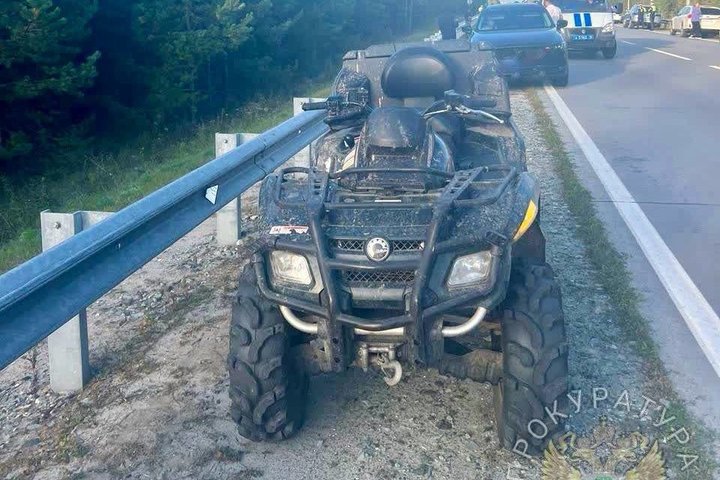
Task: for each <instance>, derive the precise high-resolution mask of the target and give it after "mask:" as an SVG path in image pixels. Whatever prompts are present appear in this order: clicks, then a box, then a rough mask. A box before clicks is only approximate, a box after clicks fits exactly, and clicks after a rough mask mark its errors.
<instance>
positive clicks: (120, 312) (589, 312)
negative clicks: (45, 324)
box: [0, 92, 700, 480]
mask: <svg viewBox="0 0 720 480" xmlns="http://www.w3.org/2000/svg"><path fill="white" fill-rule="evenodd" d="M512 103H513V108H514V112H515V119H516V122H517V123H518V125H519V127H520V129H521V130H522V131H523V133H524V135H525V138H526V141H527V147H528V159H529V168H530V170H531V171H532V172H533V173H534V174H535V175H536V176H537V177H538V179H539V180H540V182H541V183H542V190H543V208H544V212H543V218H542V225H543V228H544V230H545V233H546V235H547V236H548V248H549V261H550V263H551V264H552V265H553V266H554V267H555V270H556V272H557V273H558V275H559V278H560V281H561V283H562V288H563V294H564V302H565V313H566V318H567V322H568V333H569V336H570V343H571V357H570V367H571V382H572V384H573V386H574V388H577V389H581V390H583V391H584V392H588V393H589V392H591V391H592V388H598V387H604V388H608V389H609V390H611V391H613V392H616V393H615V397H617V395H618V394H619V393H620V392H621V391H622V390H628V392H629V394H630V396H631V398H633V399H639V398H640V395H642V394H643V393H646V394H647V392H645V391H644V388H645V386H646V382H645V379H644V378H643V377H642V375H643V369H642V365H641V364H642V361H641V359H640V358H639V357H638V356H637V355H636V354H635V352H634V350H633V348H631V346H630V345H629V344H628V341H627V339H625V338H624V337H623V335H622V333H621V330H620V328H619V327H618V324H617V321H616V319H615V318H614V317H613V314H612V309H611V308H610V305H609V300H608V297H607V295H606V294H605V293H604V291H603V289H602V287H601V286H600V285H599V284H598V283H597V282H596V281H595V280H594V278H595V275H594V271H593V269H592V267H591V266H590V264H589V262H588V260H587V257H586V252H585V251H584V247H583V244H582V243H581V242H580V241H579V240H578V239H577V237H576V236H575V234H574V232H575V223H574V220H573V217H572V215H571V214H570V212H569V210H568V208H567V205H565V203H564V199H563V196H562V190H561V185H560V183H559V180H558V179H557V177H556V176H555V174H554V170H553V168H552V167H551V162H552V158H551V155H550V152H549V150H548V149H547V146H546V145H545V144H544V141H543V139H542V136H541V134H540V132H539V131H538V130H537V128H536V126H535V125H534V124H535V118H534V115H533V113H532V109H531V108H530V105H529V102H528V99H527V97H526V95H525V94H524V93H523V92H516V93H514V94H513V95H512ZM243 207H244V209H245V214H246V216H247V217H249V218H252V215H254V213H255V212H254V207H255V206H254V204H253V202H252V195H251V198H249V199H246V201H245V202H244V203H243ZM253 224H254V223H253V222H252V221H250V222H248V230H249V231H250V235H249V238H248V239H247V240H245V241H244V242H243V243H242V244H241V245H240V246H239V247H238V248H220V247H217V245H216V243H215V239H214V237H213V227H214V225H213V223H212V222H211V221H208V222H206V223H204V224H203V225H201V226H200V227H198V228H197V229H196V230H195V231H193V232H192V233H191V234H189V235H188V236H186V237H185V238H183V239H182V240H181V241H179V242H178V243H177V244H176V245H174V246H173V247H171V248H170V249H168V250H167V251H166V252H164V253H163V254H162V255H160V256H159V257H158V258H157V259H155V260H154V261H153V262H151V263H150V264H148V265H147V266H146V267H145V268H143V269H142V270H140V271H139V272H137V273H136V274H134V275H133V276H132V277H130V278H129V279H127V280H126V281H125V282H123V283H122V284H121V285H119V286H118V287H117V288H115V289H114V290H113V291H112V292H110V293H109V294H108V295H106V296H105V297H103V298H102V299H101V300H100V301H99V302H97V303H96V304H95V305H94V306H93V307H92V308H91V309H89V318H88V323H89V333H90V339H91V363H92V365H93V368H94V369H95V378H94V380H93V381H92V383H91V384H90V385H89V387H88V388H87V389H86V390H85V391H83V392H82V393H80V394H78V395H75V396H70V397H68V396H61V395H57V394H54V393H52V392H50V391H49V389H48V388H47V384H48V378H47V364H46V351H45V347H43V346H40V347H38V349H37V356H36V360H35V365H34V368H33V366H32V364H31V362H30V361H29V360H28V359H26V358H24V359H20V360H18V361H17V362H15V363H14V364H13V365H12V366H11V367H9V368H8V369H6V370H5V371H3V372H0V385H1V386H2V391H1V392H0V416H1V417H2V421H1V422H0V477H3V478H11V479H14V478H28V477H34V478H40V479H46V478H47V479H51V478H58V479H60V478H100V479H103V478H108V479H110V478H113V479H114V478H248V479H250V478H277V479H287V478H337V479H340V480H342V479H354V478H381V479H383V478H387V479H395V478H482V479H489V480H492V479H498V480H499V479H506V478H512V477H510V476H509V473H511V474H512V475H514V476H515V477H516V478H523V479H531V480H532V479H538V478H540V473H539V468H538V464H537V462H530V461H527V460H525V459H524V458H522V457H520V456H519V455H516V454H513V453H511V452H507V451H503V450H500V449H499V447H498V443H497V441H496V439H495V434H494V423H493V422H494V418H493V413H492V412H493V409H492V392H491V389H490V387H489V386H486V385H480V384H476V383H473V382H470V381H459V380H456V379H452V378H448V377H444V376H441V375H439V374H437V372H434V371H410V372H408V373H407V375H406V376H405V377H404V379H403V381H402V382H401V384H400V385H398V386H397V387H394V388H388V387H387V386H386V385H385V384H384V383H383V382H382V380H381V379H380V378H379V377H376V376H373V375H367V374H363V373H362V372H359V371H350V372H347V373H346V374H344V375H339V376H320V377H316V378H314V379H313V381H312V385H311V393H310V407H311V408H310V412H309V416H308V419H307V424H306V426H305V427H304V429H303V430H302V431H301V432H300V434H299V435H298V436H297V437H296V438H294V439H292V440H290V441H287V442H283V443H279V444H275V443H269V444H256V443H250V442H248V441H247V440H245V439H243V438H242V437H240V436H239V435H238V433H237V431H236V429H235V426H234V424H233V422H232V420H231V419H230V416H229V414H228V410H229V399H228V395H227V390H228V385H227V374H226V369H225V357H226V355H227V342H228V339H227V334H228V319H229V304H230V298H231V296H232V294H233V291H234V289H235V277H236V275H237V274H238V273H239V271H240V269H241V265H242V264H243V263H244V262H245V261H246V258H247V250H246V246H247V245H248V244H249V242H252V230H253ZM658 400H660V399H658ZM599 410H600V409H595V410H593V409H591V408H584V409H583V410H582V412H581V413H580V414H578V415H575V416H573V418H572V419H571V422H570V427H571V428H572V429H573V430H575V431H578V432H587V431H588V430H589V429H590V428H592V426H594V425H595V423H596V421H597V418H598V416H599V413H600V412H599ZM603 413H605V414H607V415H608V416H610V417H611V418H612V419H613V421H614V422H616V423H620V424H622V425H625V424H626V423H627V422H631V421H633V420H632V419H630V418H628V417H631V416H630V415H621V414H619V413H618V412H616V411H614V410H613V409H608V411H605V410H603ZM647 421H648V418H647V416H646V418H644V419H640V418H638V419H637V421H636V422H635V423H636V424H637V426H638V428H640V427H643V426H644V425H646V424H647ZM630 426H632V427H633V428H635V424H631V425H630ZM673 475H675V474H674V473H673ZM670 478H680V477H678V476H677V475H675V476H671V477H670ZM692 478H700V477H692Z"/></svg>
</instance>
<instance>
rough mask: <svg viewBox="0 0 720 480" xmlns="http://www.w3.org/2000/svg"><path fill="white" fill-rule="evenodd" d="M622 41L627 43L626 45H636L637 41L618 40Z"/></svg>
mask: <svg viewBox="0 0 720 480" xmlns="http://www.w3.org/2000/svg"><path fill="white" fill-rule="evenodd" d="M620 41H621V42H623V43H627V44H628V45H637V43H633V42H628V41H627V40H620Z"/></svg>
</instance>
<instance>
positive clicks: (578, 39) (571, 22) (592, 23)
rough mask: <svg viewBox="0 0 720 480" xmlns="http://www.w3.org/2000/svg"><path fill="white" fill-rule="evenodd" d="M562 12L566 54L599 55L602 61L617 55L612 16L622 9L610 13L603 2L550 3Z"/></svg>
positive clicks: (555, 0) (558, 0)
mask: <svg viewBox="0 0 720 480" xmlns="http://www.w3.org/2000/svg"><path fill="white" fill-rule="evenodd" d="M553 3H554V4H555V5H557V6H558V7H560V10H562V15H563V19H564V20H566V21H567V23H568V25H567V28H564V29H563V35H564V37H565V41H566V42H567V45H568V50H571V51H572V50H576V51H578V50H579V51H585V52H597V51H600V52H602V54H603V56H604V57H605V58H613V57H614V56H615V54H616V53H617V42H616V40H615V24H614V20H613V12H614V11H615V12H620V11H622V5H617V6H616V7H615V8H613V9H611V8H610V5H609V4H608V2H607V0H553Z"/></svg>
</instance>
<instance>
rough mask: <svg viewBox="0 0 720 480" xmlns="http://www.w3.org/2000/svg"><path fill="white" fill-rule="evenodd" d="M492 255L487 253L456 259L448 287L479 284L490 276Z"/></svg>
mask: <svg viewBox="0 0 720 480" xmlns="http://www.w3.org/2000/svg"><path fill="white" fill-rule="evenodd" d="M491 265H492V255H491V254H490V252H489V251H483V252H478V253H473V254H470V255H464V256H462V257H458V258H456V259H455V261H454V262H453V266H452V269H451V270H450V276H449V277H448V280H447V285H448V287H463V286H466V285H472V284H475V283H480V282H482V281H483V280H485V279H486V278H487V277H488V275H490V267H491Z"/></svg>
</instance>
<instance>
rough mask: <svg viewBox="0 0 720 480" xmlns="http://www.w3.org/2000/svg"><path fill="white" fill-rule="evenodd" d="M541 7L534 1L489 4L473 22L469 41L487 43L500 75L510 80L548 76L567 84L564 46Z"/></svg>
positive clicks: (555, 26)
mask: <svg viewBox="0 0 720 480" xmlns="http://www.w3.org/2000/svg"><path fill="white" fill-rule="evenodd" d="M565 25H567V22H566V21H565V20H560V21H559V22H558V25H555V22H553V20H552V18H550V15H549V14H548V13H547V10H545V8H544V7H542V6H541V5H538V4H536V3H506V4H496V5H488V6H487V7H485V8H484V9H483V11H482V12H481V13H480V16H479V17H478V20H477V23H476V24H475V31H474V33H473V36H472V38H471V42H472V43H486V44H488V45H490V46H491V47H492V49H493V50H494V51H495V56H496V58H497V60H498V62H499V70H500V74H502V75H503V76H506V77H509V78H511V79H519V78H547V79H549V80H550V81H552V82H553V83H554V84H555V85H558V86H565V85H567V83H568V78H569V74H568V56H567V46H566V43H565V40H564V39H563V36H562V35H561V34H560V32H559V31H558V30H559V29H560V28H562V27H563V26H565Z"/></svg>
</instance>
